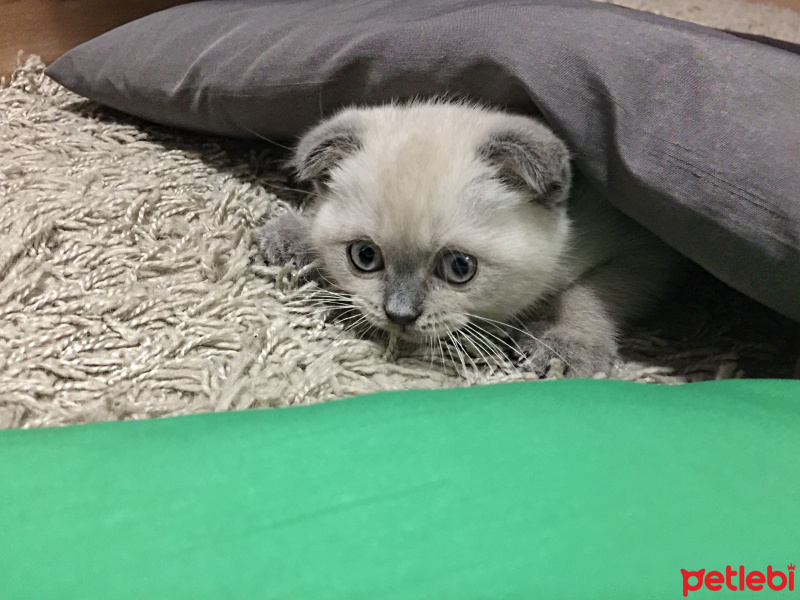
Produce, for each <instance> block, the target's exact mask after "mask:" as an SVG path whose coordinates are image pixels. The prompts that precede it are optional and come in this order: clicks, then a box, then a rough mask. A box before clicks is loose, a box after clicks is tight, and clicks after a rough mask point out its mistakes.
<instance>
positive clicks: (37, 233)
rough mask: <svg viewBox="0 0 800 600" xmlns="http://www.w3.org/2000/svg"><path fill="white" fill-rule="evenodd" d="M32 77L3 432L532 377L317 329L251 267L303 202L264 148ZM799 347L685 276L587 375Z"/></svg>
mask: <svg viewBox="0 0 800 600" xmlns="http://www.w3.org/2000/svg"><path fill="white" fill-rule="evenodd" d="M630 4H632V5H634V6H636V7H638V8H646V7H647V6H648V5H652V6H656V5H657V6H660V7H662V8H664V9H665V10H664V11H663V12H667V10H666V9H667V4H669V9H670V10H669V12H670V14H672V15H673V16H677V17H682V18H687V17H688V18H690V19H693V20H698V21H701V22H706V23H709V24H712V25H716V26H727V27H730V28H736V29H740V30H744V31H749V32H753V33H764V34H771V35H775V36H778V37H782V38H784V39H788V40H794V41H800V15H798V14H795V13H792V12H791V11H788V10H785V9H778V8H774V7H764V6H757V5H750V4H748V3H743V2H734V1H732V0H724V1H720V2H718V3H714V5H715V6H716V7H718V9H719V10H717V11H710V12H709V11H706V13H707V15H710V16H703V17H702V18H699V16H698V15H706V13H703V11H694V12H693V11H692V10H688V12H686V11H684V12H681V9H682V8H686V7H692V6H694V5H696V4H697V2H696V0H695V2H692V3H689V2H675V3H661V2H658V1H657V0H652V1H651V2H643V1H640V2H630ZM662 4H663V6H662ZM708 4H709V5H710V4H711V3H710V2H709V3H708ZM720 7H724V10H722V9H720ZM723 13H724V15H727V17H724V18H722V19H720V18H717V17H720V15H722V14H723ZM734 15H735V17H734ZM696 16H698V18H696V19H694V17H696ZM787 28H788V29H787ZM42 69H43V65H42V64H41V62H40V61H39V60H38V59H37V58H35V57H30V58H28V59H27V60H26V61H25V62H24V64H20V67H19V69H18V70H17V71H16V72H15V74H14V75H13V76H12V78H11V80H10V81H9V82H5V85H4V87H3V88H2V89H0V427H40V426H51V425H62V424H67V423H79V422H93V421H103V420H119V419H141V418H149V417H158V416H165V415H178V414H187V413H196V412H202V411H223V410H242V409H249V408H256V407H272V406H288V405H297V404H307V403H312V402H321V401H325V400H330V399H334V398H342V397H346V396H351V395H355V394H362V393H367V392H374V391H379V390H388V389H408V388H437V387H443V386H461V385H472V384H476V383H489V382H499V381H510V380H519V379H523V378H526V377H528V378H530V377H531V376H530V375H525V374H522V373H519V372H516V371H515V370H514V369H513V368H512V367H511V366H510V365H509V364H507V363H505V362H503V361H501V360H495V359H493V358H491V357H481V356H475V357H472V358H469V359H468V360H467V361H464V363H463V364H462V362H461V361H459V360H450V359H449V357H448V358H445V357H441V358H439V357H431V356H424V355H413V354H409V353H407V352H405V351H401V350H399V349H398V348H393V347H387V346H385V345H383V344H380V343H377V342H374V341H370V340H365V339H360V338H358V337H357V336H356V335H354V334H353V333H352V332H350V331H347V328H346V324H342V323H336V322H329V321H328V320H326V318H325V315H324V314H323V312H322V311H321V310H320V307H319V306H318V305H317V304H315V303H314V302H313V301H311V302H308V301H306V299H308V298H309V297H313V293H314V289H313V285H310V284H303V283H302V281H301V279H300V278H299V277H298V274H297V273H295V272H293V271H292V270H290V269H288V268H273V267H267V266H265V265H264V264H263V262H261V261H260V259H259V258H258V256H257V252H256V249H255V246H254V243H253V238H252V231H253V229H254V227H256V226H257V225H258V224H259V223H261V222H263V220H264V219H266V218H268V217H269V216H270V215H272V214H274V213H275V212H276V211H281V210H285V209H287V208H289V206H290V205H291V202H292V201H294V200H296V199H297V198H296V194H295V193H294V192H292V191H290V190H288V189H286V186H287V182H286V180H285V178H284V177H283V176H282V175H281V174H280V173H279V172H278V170H277V168H276V164H277V162H276V161H277V159H278V156H277V155H276V153H275V150H273V149H270V148H267V147H265V146H264V145H259V144H254V143H250V142H242V141H235V140H225V139H221V138H211V137H208V136H198V135H192V134H187V133H184V132H179V131H175V130H171V129H166V128H160V127H157V126H154V125H151V124H147V123H144V122H141V121H138V120H135V119H132V118H130V117H126V116H125V115H121V114H119V113H115V112H113V111H111V110H108V109H104V108H102V107H100V106H97V105H95V104H92V103H90V102H87V101H85V100H83V99H81V98H80V97H78V96H75V95H74V94H72V93H70V92H68V91H67V90H65V89H64V88H61V87H60V86H58V85H57V84H55V83H54V82H52V81H50V80H49V79H48V78H46V77H45V76H44V75H43V72H42ZM798 340H800V335H798V331H797V328H796V325H794V324H792V323H790V322H788V321H786V320H784V319H782V318H780V317H778V316H777V315H775V314H774V313H772V312H770V311H768V310H766V309H764V308H762V307H760V306H758V305H756V304H755V303H753V302H750V301H749V300H747V299H745V298H743V297H742V296H740V295H738V294H736V293H735V292H733V291H732V290H730V289H728V288H726V287H724V286H722V285H721V284H718V283H716V282H714V281H713V280H711V279H710V278H708V277H707V276H703V275H702V274H697V275H696V276H695V277H694V278H693V279H692V281H691V283H690V285H689V291H688V292H687V293H684V294H680V293H676V297H675V299H674V302H673V303H672V305H671V308H670V309H669V310H667V311H666V312H664V313H663V314H661V315H660V316H659V318H658V319H657V320H656V321H654V323H652V324H650V325H649V326H643V327H641V328H639V329H637V330H635V331H632V332H630V334H629V335H627V336H626V337H625V339H624V340H623V354H624V358H625V361H624V362H623V364H621V365H620V366H619V368H617V369H615V370H614V371H613V372H610V373H606V374H599V375H598V377H614V378H620V379H627V380H634V381H641V382H663V383H680V382H686V381H696V380H702V379H715V378H727V377H744V376H747V377H785V376H789V375H790V374H791V372H792V368H793V365H794V361H795V360H796V355H797V352H798V347H797V343H798ZM554 376H558V369H555V371H554Z"/></svg>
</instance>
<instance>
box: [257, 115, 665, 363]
mask: <svg viewBox="0 0 800 600" xmlns="http://www.w3.org/2000/svg"><path fill="white" fill-rule="evenodd" d="M291 166H292V167H293V168H294V170H295V171H296V173H297V177H298V178H299V179H300V180H302V181H306V182H308V183H310V184H311V185H312V186H313V188H314V194H313V197H314V200H313V203H312V206H311V207H310V209H309V210H307V211H306V212H305V213H304V214H302V215H300V214H297V213H288V214H285V215H283V216H281V217H279V218H277V219H273V220H272V221H270V222H268V223H267V224H266V225H265V226H264V227H262V228H261V229H259V230H258V231H257V232H256V237H257V240H258V245H259V249H260V251H261V254H262V256H263V257H264V259H265V261H267V262H268V263H272V264H284V263H288V262H293V263H294V264H295V265H296V266H298V267H301V266H304V265H307V264H309V263H310V262H312V261H314V262H315V264H317V265H318V268H319V270H320V271H319V272H320V276H321V277H322V278H323V279H324V280H325V281H326V282H328V283H329V284H331V286H332V287H333V289H334V290H335V293H337V294H338V297H337V298H338V299H337V303H341V302H346V303H348V305H349V306H352V307H353V309H354V310H357V311H358V313H359V314H360V315H361V316H363V320H364V322H366V323H368V324H369V325H370V326H371V327H373V328H377V329H379V330H381V331H384V332H387V333H389V334H392V335H396V336H398V337H400V338H402V339H404V340H407V341H414V342H419V343H427V344H429V345H432V344H434V343H435V342H434V340H436V339H440V338H444V339H450V340H451V341H453V342H456V343H459V342H458V340H461V342H460V343H463V344H465V345H467V344H468V345H470V346H472V347H473V348H476V349H477V351H478V353H480V354H487V353H491V354H495V355H496V354H497V353H498V352H500V351H503V350H509V352H508V353H509V354H511V356H512V358H513V359H514V360H516V362H517V364H518V366H519V368H522V369H526V370H532V371H535V372H537V373H539V374H541V375H544V374H545V373H546V372H547V371H548V369H549V368H550V367H551V365H552V363H553V359H559V360H560V361H561V363H562V364H563V365H564V366H565V367H566V374H567V375H568V376H573V377H586V376H591V375H593V374H595V373H597V372H600V371H605V370H608V369H609V368H610V367H611V366H612V365H613V364H614V362H615V361H616V360H617V336H618V334H619V330H620V327H621V326H622V324H624V323H625V322H626V321H628V320H630V319H632V318H634V317H636V316H638V315H641V314H642V313H643V312H644V311H646V310H647V309H648V307H649V306H650V305H651V304H652V302H653V300H654V299H655V298H656V297H657V296H658V295H659V294H661V293H662V291H663V289H664V287H665V286H666V285H667V283H668V280H669V278H670V275H671V272H672V271H673V268H674V266H675V265H676V264H677V261H678V257H677V255H676V254H675V253H674V252H673V251H672V250H671V249H669V248H668V247H667V246H666V245H664V244H663V243H662V242H661V241H659V240H658V239H657V238H655V237H654V236H652V235H651V234H649V233H648V232H647V231H646V230H644V229H643V228H642V227H640V226H639V225H637V224H636V223H635V222H633V221H632V220H631V219H629V218H628V217H626V216H625V215H623V214H622V213H620V212H619V211H618V210H616V209H615V208H613V207H612V206H611V205H610V204H609V203H608V202H606V201H605V200H604V199H603V198H602V197H601V196H600V195H599V194H597V193H596V192H595V191H594V190H593V189H592V188H591V187H590V186H589V185H588V184H587V182H586V181H585V180H583V179H582V178H581V177H579V176H576V175H573V172H572V169H571V165H570V160H569V153H568V150H567V148H566V145H565V144H564V143H563V142H562V141H561V140H560V139H559V138H557V137H556V135H555V134H554V133H553V132H552V131H551V130H550V129H548V128H547V127H546V126H545V125H543V124H542V123H540V122H538V121H536V120H534V119H531V118H528V117H523V116H518V115H511V114H507V113H503V112H500V111H496V110H490V109H487V108H483V107H479V106H474V105H467V104H458V103H448V102H435V101H431V102H415V103H411V104H407V105H387V106H379V107H372V108H351V109H347V110H344V111H342V112H340V113H339V114H337V115H336V116H334V117H332V118H330V119H327V120H325V121H323V122H322V123H320V124H319V125H317V126H316V127H315V128H313V129H312V130H311V131H309V132H308V133H307V134H306V135H305V136H303V137H302V139H301V140H300V142H299V144H298V145H297V149H296V151H295V153H294V155H293V157H292V160H291Z"/></svg>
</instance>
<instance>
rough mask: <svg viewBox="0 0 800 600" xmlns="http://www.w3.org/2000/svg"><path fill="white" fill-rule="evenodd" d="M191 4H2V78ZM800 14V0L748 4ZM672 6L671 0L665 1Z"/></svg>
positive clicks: (167, 0)
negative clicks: (33, 60)
mask: <svg viewBox="0 0 800 600" xmlns="http://www.w3.org/2000/svg"><path fill="white" fill-rule="evenodd" d="M188 1H190V0H0V76H7V75H9V74H10V73H11V71H12V70H13V69H14V67H15V65H16V61H17V52H18V51H19V50H20V49H24V50H25V51H26V52H27V53H33V54H38V55H40V56H41V57H42V58H43V59H44V61H45V62H46V63H49V62H52V61H53V60H55V59H56V58H58V57H59V56H61V54H63V53H64V52H66V51H67V50H69V49H70V48H72V47H74V46H77V45H78V44H80V43H82V42H85V41H86V40H89V39H91V38H93V37H95V36H98V35H100V34H101V33H104V32H106V31H108V30H110V29H113V28H114V27H117V26H118V25H122V24H123V23H127V22H128V21H132V20H134V19H138V18H139V17H143V16H145V15H147V14H150V13H153V12H156V11H158V10H163V9H165V8H169V7H171V6H175V5H177V4H185V3H186V2H188ZM748 1H749V2H761V3H765V4H777V5H779V6H784V7H787V8H792V9H794V10H797V11H798V12H800V0H748ZM664 2H669V0H664Z"/></svg>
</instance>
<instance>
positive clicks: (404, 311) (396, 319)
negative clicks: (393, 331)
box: [383, 303, 422, 326]
mask: <svg viewBox="0 0 800 600" xmlns="http://www.w3.org/2000/svg"><path fill="white" fill-rule="evenodd" d="M383 312H385V313H386V318H388V319H389V320H390V321H391V322H392V323H396V324H397V325H402V326H405V325H411V323H413V322H414V321H416V320H417V319H419V316H420V315H421V314H422V311H421V310H416V309H414V308H412V307H411V306H402V305H401V306H394V307H391V306H390V304H389V303H387V304H386V305H385V306H384V307H383Z"/></svg>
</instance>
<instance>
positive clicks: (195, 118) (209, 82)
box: [47, 0, 800, 320]
mask: <svg viewBox="0 0 800 600" xmlns="http://www.w3.org/2000/svg"><path fill="white" fill-rule="evenodd" d="M47 73H48V74H49V75H50V76H51V77H53V78H54V79H56V80H57V81H59V82H60V83H62V84H63V85H65V86H66V87H68V88H70V89H72V90H74V91H76V92H78V93H79V94H82V95H84V96H87V97H89V98H91V99H94V100H98V101H100V102H102V103H105V104H108V105H110V106H112V107H114V108H117V109H120V110H123V111H125V112H129V113H132V114H134V115H138V116H140V117H144V118H147V119H151V120H153V121H157V122H159V123H165V124H168V125H177V126H180V127H186V128H190V129H195V130H200V131H206V132H213V133H220V134H226V135H233V136H243V137H247V136H251V135H252V132H257V133H259V134H261V135H264V136H267V137H270V138H291V137H293V136H296V135H297V134H298V133H300V132H301V131H302V130H303V129H305V128H307V127H309V126H310V125H312V124H313V123H314V122H315V121H317V120H318V119H319V118H320V117H321V116H323V115H328V114H330V113H331V112H332V111H333V110H335V109H336V108H337V107H340V106H342V105H345V104H350V103H375V102H381V101H385V100H388V99H392V98H408V97H412V96H417V95H419V96H428V95H432V94H441V93H446V92H456V93H458V94H460V95H462V96H466V97H469V98H476V99H482V100H485V101H488V102H492V103H496V104H500V105H502V106H507V107H509V108H510V109H513V110H517V111H525V112H530V113H537V112H538V113H539V114H541V115H542V116H543V117H544V118H545V119H546V120H547V121H548V122H549V123H550V125H551V126H552V127H553V128H554V129H555V130H556V131H557V132H558V133H559V134H560V135H561V136H562V137H563V138H565V139H566V140H567V142H568V143H569V144H570V146H571V148H572V150H573V152H574V154H575V158H576V161H577V163H578V165H579V167H580V168H582V169H583V171H584V172H586V173H587V174H588V175H589V177H590V178H591V179H592V180H593V181H594V182H595V183H596V184H597V185H598V186H599V187H600V189H602V190H603V191H604V192H605V193H606V194H607V195H608V197H609V199H610V200H611V201H612V202H613V203H614V204H616V205H617V206H618V207H619V208H621V209H622V210H624V211H625V212H627V213H628V214H629V215H631V216H632V217H634V218H635V219H637V220H638V221H640V222H641V223H643V224H644V225H645V226H647V227H648V228H650V229H651V230H652V231H654V232H655V233H656V234H658V235H659V236H661V237H662V238H664V239H665V240H666V241H667V242H669V243H670V244H672V245H673V246H674V247H675V248H677V249H678V250H680V251H681V252H683V253H684V254H686V255H687V256H689V257H690V258H692V259H694V260H695V261H696V262H698V263H700V264H701V265H702V266H704V267H706V268H707V269H708V270H710V271H711V272H712V273H714V274H715V275H717V276H718V277H720V278H721V279H723V280H724V281H726V282H728V283H729V284H731V285H733V286H734V287H736V288H738V289H740V290H741V291H743V292H745V293H747V294H749V295H750V296H752V297H754V298H756V299H758V300H760V301H762V302H764V303H765V304H767V305H769V306H771V307H773V308H775V309H777V310H779V311H781V312H783V313H784V314H786V315H788V316H790V317H792V318H794V319H797V320H800V118H799V117H798V115H800V57H799V56H797V55H795V54H793V53H791V52H787V51H784V50H780V49H777V48H773V47H770V46H768V45H764V44H759V43H757V42H753V41H750V40H744V39H740V38H737V37H734V36H731V35H729V34H726V33H722V32H717V31H714V30H710V29H707V28H703V27H699V26H695V25H691V24H688V23H683V22H679V21H674V20H670V19H666V18H662V17H657V16H655V15H651V14H647V13H641V12H637V11H632V10H627V9H621V8H617V7H614V6H610V5H607V4H600V3H593V2H588V1H584V0H518V1H510V2H502V3H500V2H495V1H493V0H435V1H431V0H415V1H407V2H395V1H393V0H371V1H366V2H365V1H363V0H351V1H347V2H344V1H341V2H334V3H331V2H329V1H328V0H296V1H293V2H286V1H283V0H273V1H267V0H235V1H231V0H225V1H221V0H213V1H208V2H198V3H192V4H187V5H183V6H179V7H176V8H172V9H169V10H167V11H163V12H160V13H157V14H154V15H150V16H148V17H145V18H144V19H140V20H138V21H135V22H133V23H130V24H128V25H125V26H123V27H120V28H118V29H115V30H113V31H111V32H109V33H107V34H105V35H103V36H101V37H99V38H96V39H94V40H92V41H90V42H88V43H86V44H83V45H82V46H79V47H77V48H75V49H74V50H72V51H70V52H68V53H67V54H66V55H65V56H63V57H62V58H61V59H59V60H58V61H57V62H56V63H54V64H53V65H52V66H51V67H50V68H49V69H48V71H47Z"/></svg>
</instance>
